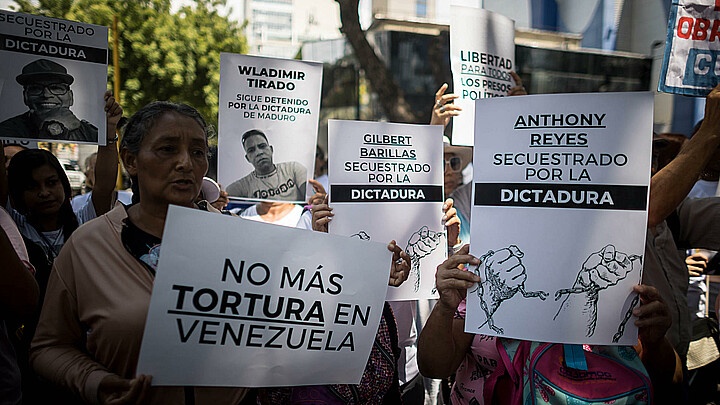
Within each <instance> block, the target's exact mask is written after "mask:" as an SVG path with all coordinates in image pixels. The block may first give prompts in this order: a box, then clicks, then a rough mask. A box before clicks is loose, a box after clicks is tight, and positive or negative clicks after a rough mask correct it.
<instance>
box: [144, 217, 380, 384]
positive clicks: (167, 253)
mask: <svg viewBox="0 0 720 405" xmlns="http://www.w3.org/2000/svg"><path fill="white" fill-rule="evenodd" d="M163 235H164V237H163V243H162V252H161V255H160V263H159V267H158V271H157V276H156V278H155V283H154V285H153V293H152V298H151V300H150V309H149V312H148V317H147V322H146V323H145V332H144V334H143V341H142V347H141V349H140V359H139V362H138V369H137V372H138V373H142V374H150V375H152V376H153V381H152V382H153V385H193V386H217V387H274V386H294V385H308V384H309V385H315V384H357V383H359V382H360V378H361V376H362V373H363V370H364V369H365V364H366V363H367V359H368V356H369V355H370V349H371V347H372V344H373V341H374V340H375V334H376V333H377V330H378V325H379V324H380V317H381V315H382V310H383V303H384V299H385V290H386V289H387V283H388V277H389V274H390V261H391V257H392V255H391V253H390V252H389V251H388V250H387V247H386V246H385V245H384V244H379V243H370V244H366V243H361V242H359V241H356V240H352V239H350V238H339V237H337V236H332V235H328V234H325V233H321V232H312V231H305V230H300V229H294V228H287V227H282V226H275V225H271V224H262V223H259V222H255V221H249V220H246V219H241V218H232V217H228V216H225V215H218V214H212V213H207V212H202V211H199V210H192V209H188V208H180V207H175V206H171V207H170V209H169V211H168V216H167V221H166V223H165V231H164V233H163ZM217 235H223V236H224V238H225V239H224V242H223V243H216V239H217V238H216V236H217Z"/></svg>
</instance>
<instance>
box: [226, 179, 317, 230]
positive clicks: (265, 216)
mask: <svg viewBox="0 0 720 405" xmlns="http://www.w3.org/2000/svg"><path fill="white" fill-rule="evenodd" d="M309 182H310V184H312V186H313V189H314V190H315V194H313V195H312V196H311V197H310V198H309V199H308V206H307V207H305V208H304V209H303V207H302V206H300V205H298V204H291V203H279V202H270V201H263V202H261V203H257V204H255V205H252V206H250V207H248V208H246V209H245V210H244V211H242V212H241V213H240V217H242V218H245V219H249V220H252V221H258V222H266V223H269V224H275V225H282V226H289V227H292V228H299V229H312V224H311V222H312V213H311V212H310V209H311V208H312V207H313V205H316V204H321V203H322V202H323V200H324V199H325V196H326V195H327V193H326V192H325V188H324V187H323V185H322V184H320V182H318V181H317V180H313V179H310V180H309Z"/></svg>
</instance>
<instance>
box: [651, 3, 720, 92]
mask: <svg viewBox="0 0 720 405" xmlns="http://www.w3.org/2000/svg"><path fill="white" fill-rule="evenodd" d="M718 57H720V3H719V2H718V1H714V0H673V2H672V6H671V8H670V18H669V20H668V34H667V40H666V41H665V56H664V58H663V66H662V72H661V73H660V83H659V85H658V91H664V92H667V93H675V94H684V95H686V96H706V95H707V94H708V93H710V90H712V89H713V88H714V87H715V86H717V85H718V84H719V83H720V60H718Z"/></svg>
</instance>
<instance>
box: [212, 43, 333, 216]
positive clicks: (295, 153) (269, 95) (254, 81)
mask: <svg viewBox="0 0 720 405" xmlns="http://www.w3.org/2000/svg"><path fill="white" fill-rule="evenodd" d="M321 84H322V64H321V63H314V62H304V61H299V60H293V59H275V58H264V57H260V56H248V55H237V54H231V53H222V54H220V113H219V123H218V124H219V126H220V130H219V131H220V134H219V136H218V180H219V183H220V184H222V185H223V186H224V187H225V190H226V191H227V192H228V195H229V197H230V198H231V199H238V200H252V201H262V200H265V201H281V202H296V203H301V202H304V201H306V199H307V197H308V196H309V195H312V194H313V190H312V187H308V186H309V185H310V184H309V183H308V182H307V181H308V179H311V178H312V175H313V171H314V168H315V144H316V140H317V130H318V119H319V117H320V115H319V114H320V86H321Z"/></svg>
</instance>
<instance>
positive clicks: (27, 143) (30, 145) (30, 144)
mask: <svg viewBox="0 0 720 405" xmlns="http://www.w3.org/2000/svg"><path fill="white" fill-rule="evenodd" d="M0 141H2V145H3V147H5V146H12V145H20V146H22V147H23V148H27V149H37V148H38V143H37V142H36V141H31V140H28V139H21V138H19V139H15V138H3V139H0Z"/></svg>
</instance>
